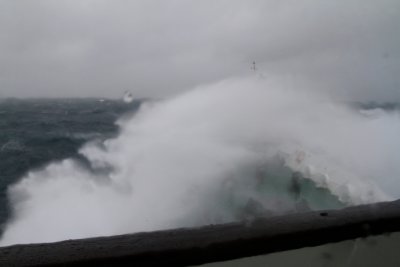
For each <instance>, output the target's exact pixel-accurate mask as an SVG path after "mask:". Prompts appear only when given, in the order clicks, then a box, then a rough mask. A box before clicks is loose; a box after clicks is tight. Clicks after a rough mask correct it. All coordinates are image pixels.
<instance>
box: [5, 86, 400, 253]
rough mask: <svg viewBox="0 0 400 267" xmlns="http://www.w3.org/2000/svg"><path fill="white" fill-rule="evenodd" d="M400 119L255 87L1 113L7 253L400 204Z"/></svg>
mask: <svg viewBox="0 0 400 267" xmlns="http://www.w3.org/2000/svg"><path fill="white" fill-rule="evenodd" d="M399 107H400V105H399V104H396V103H386V104H379V103H362V102H357V103H356V102H337V101H330V100H328V99H327V98H324V97H321V96H318V95H316V94H314V93H313V94H311V93H310V94H304V93H301V94H299V93H298V92H296V91H292V90H287V89H282V88H279V87H276V86H272V85H271V84H266V83H265V82H263V81H254V80H252V79H241V80H227V81H223V82H220V83H217V84H213V85H208V86H204V87H202V88H197V89H195V90H193V91H190V92H188V93H185V94H182V95H179V96H176V97H172V98H170V99H166V100H157V101H156V100H148V99H146V100H144V99H141V100H139V99H138V100H133V101H132V102H130V103H126V102H124V101H122V100H119V99H117V100H110V99H98V98H90V99H2V100H1V101H0V220H1V221H0V222H1V228H0V229H1V241H0V243H1V245H9V244H16V243H36V242H50V241H57V240H63V239H71V238H82V237H92V236H106V235H115V234H123V233H132V232H140V231H153V230H158V229H170V228H176V227H186V226H187V227H191V226H199V225H206V224H215V223H225V222H231V221H238V220H251V219H252V218H255V217H258V216H274V215H280V214H286V213H293V212H301V211H307V210H319V209H326V208H330V209H331V208H333V209H334V208H342V207H345V206H350V205H357V204H364V203H373V202H378V201H384V200H392V199H396V198H398V197H400V190H399V188H400V182H399V181H398V175H399V174H400V167H399V164H398V160H399V158H400V141H399V138H398V137H399V136H400V113H399V110H400V109H399Z"/></svg>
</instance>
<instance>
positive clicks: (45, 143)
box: [0, 99, 140, 224]
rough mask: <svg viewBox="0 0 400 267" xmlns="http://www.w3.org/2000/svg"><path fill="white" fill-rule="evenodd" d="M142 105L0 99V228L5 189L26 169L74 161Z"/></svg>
mask: <svg viewBox="0 0 400 267" xmlns="http://www.w3.org/2000/svg"><path fill="white" fill-rule="evenodd" d="M139 104H140V102H138V101H136V102H134V103H132V104H130V105H127V104H125V103H122V102H121V101H114V100H104V101H100V100H98V99H27V100H18V99H7V100H6V99H4V100H0V224H4V222H5V221H6V220H7V218H8V217H9V207H8V200H7V195H6V192H7V187H8V186H9V185H10V184H13V183H15V182H17V181H18V180H19V179H20V178H22V177H23V176H24V175H25V174H26V173H27V172H28V171H31V170H34V169H40V168H42V167H44V166H46V165H47V164H49V163H50V162H54V161H59V160H62V159H66V158H74V159H77V160H79V161H81V162H82V164H84V161H85V159H84V158H83V157H82V156H80V155H79V154H78V153H77V152H78V149H79V148H80V147H81V146H82V145H83V144H84V143H86V142H88V141H89V140H93V139H103V140H104V139H107V138H111V137H112V136H115V135H116V134H117V132H118V126H117V125H116V124H115V121H116V120H117V119H118V118H119V117H120V116H122V115H123V114H127V113H129V112H134V111H135V110H136V109H137V108H138V107H139Z"/></svg>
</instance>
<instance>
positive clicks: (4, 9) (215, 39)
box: [0, 0, 400, 101]
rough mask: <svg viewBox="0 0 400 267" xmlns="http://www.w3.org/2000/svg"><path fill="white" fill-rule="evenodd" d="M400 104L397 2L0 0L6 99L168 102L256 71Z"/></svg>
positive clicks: (1, 77) (0, 90) (0, 62)
mask: <svg viewBox="0 0 400 267" xmlns="http://www.w3.org/2000/svg"><path fill="white" fill-rule="evenodd" d="M253 60H255V61H256V62H257V67H258V68H259V71H260V72H262V73H263V74H264V75H265V77H266V78H268V77H273V76H279V77H283V78H284V79H288V80H294V81H296V80H297V79H298V80H302V81H308V82H309V83H310V84H312V86H316V87H318V88H320V90H326V91H328V92H329V93H332V94H336V95H338V96H340V97H343V98H351V99H355V100H377V101H387V100H396V101H400V1H398V0H358V1H357V0H336V1H330V0H315V1H314V0H286V1H283V0H246V1H244V0H196V1H194V0H193V1H191V0H168V1H167V0H141V1H135V0H131V1H130V0H35V1H32V0H18V1H16V0H0V97H11V96H17V97H32V96H33V97H42V96H45V97H71V96H79V97H86V96H99V97H120V96H121V95H122V93H123V91H125V90H130V91H131V92H132V93H133V94H134V96H137V97H147V96H148V97H167V96H170V95H173V94H176V93H178V92H181V91H184V90H189V89H190V88H193V87H194V86H197V85H200V84H204V83H211V82H214V81H218V80H221V79H224V78H228V77H232V76H238V75H246V74H248V73H250V72H251V70H250V66H251V63H252V61H253Z"/></svg>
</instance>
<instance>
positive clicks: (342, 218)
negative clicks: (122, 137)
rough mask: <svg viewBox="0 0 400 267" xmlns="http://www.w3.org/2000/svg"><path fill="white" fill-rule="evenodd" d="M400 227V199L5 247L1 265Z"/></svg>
mask: <svg viewBox="0 0 400 267" xmlns="http://www.w3.org/2000/svg"><path fill="white" fill-rule="evenodd" d="M397 231H400V201H399V200H398V201H393V202H382V203H377V204H371V205H363V206H356V207H350V208H345V209H341V210H327V211H312V212H306V213H298V214H290V215H285V216H279V217H270V218H259V219H255V220H253V221H246V222H238V223H230V224H222V225H210V226H205V227H200V228H190V229H189V228H187V229H186V228H185V229H175V230H165V231H156V232H149V233H137V234H128V235H119V236H111V237H98V238H89V239H80V240H67V241H62V242H56V243H46V244H27V245H14V246H9V247H2V248H0V266H2V267H8V266H18V267H19V266H31V267H33V266H85V267H90V266H96V267H102V266H107V267H119V266H188V265H198V264H204V263H209V262H215V261H224V260H231V259H236V258H242V257H247V256H255V255H261V254H267V253H271V252H277V251H284V250H290V249H296V248H302V247H307V246H317V245H322V244H326V243H332V242H339V241H343V240H348V239H355V238H359V237H366V236H369V235H380V234H384V233H391V232H397Z"/></svg>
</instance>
